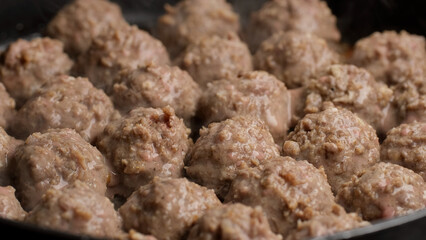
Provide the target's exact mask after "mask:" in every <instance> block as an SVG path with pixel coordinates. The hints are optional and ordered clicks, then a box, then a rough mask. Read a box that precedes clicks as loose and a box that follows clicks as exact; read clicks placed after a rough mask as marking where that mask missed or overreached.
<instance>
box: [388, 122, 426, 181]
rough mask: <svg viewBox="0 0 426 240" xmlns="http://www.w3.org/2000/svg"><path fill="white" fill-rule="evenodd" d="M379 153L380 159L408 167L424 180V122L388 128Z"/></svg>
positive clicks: (425, 170) (425, 176)
mask: <svg viewBox="0 0 426 240" xmlns="http://www.w3.org/2000/svg"><path fill="white" fill-rule="evenodd" d="M380 153H381V154H380V158H381V160H382V161H386V162H391V163H395V164H399V165H401V166H403V167H406V168H409V169H411V170H413V171H414V172H416V173H418V174H419V175H420V176H422V177H423V179H424V180H425V181H426V122H423V123H420V122H414V123H410V124H402V125H400V126H398V127H396V128H393V129H392V130H390V131H389V132H388V134H387V137H386V139H385V141H383V143H382V145H381V152H380Z"/></svg>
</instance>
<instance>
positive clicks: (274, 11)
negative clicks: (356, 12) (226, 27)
mask: <svg viewBox="0 0 426 240" xmlns="http://www.w3.org/2000/svg"><path fill="white" fill-rule="evenodd" d="M291 30H293V31H299V32H305V33H312V34H315V35H317V36H319V37H321V38H324V39H326V40H329V41H333V42H336V41H339V40H340V33H339V31H338V30H337V27H336V17H335V16H333V14H332V13H331V11H330V9H329V8H328V6H327V3H326V2H325V1H319V0H272V1H268V2H266V3H265V4H264V5H263V6H262V8H261V9H260V10H258V11H257V12H254V13H253V14H252V15H251V18H250V22H249V25H248V27H247V31H246V33H245V35H246V39H247V41H248V43H249V46H250V49H251V50H252V51H253V52H255V51H256V49H257V48H258V47H259V45H260V44H261V43H262V42H263V41H264V40H266V39H268V38H269V37H270V36H272V35H273V34H274V33H276V32H279V31H291Z"/></svg>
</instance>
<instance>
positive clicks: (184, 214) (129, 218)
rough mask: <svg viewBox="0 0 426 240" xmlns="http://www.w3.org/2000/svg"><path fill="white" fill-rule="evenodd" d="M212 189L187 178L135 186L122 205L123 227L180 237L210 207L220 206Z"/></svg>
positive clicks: (162, 237)
mask: <svg viewBox="0 0 426 240" xmlns="http://www.w3.org/2000/svg"><path fill="white" fill-rule="evenodd" d="M220 205H221V203H220V201H219V199H217V197H216V195H215V194H214V192H213V191H212V190H208V189H207V188H204V187H201V186H199V185H197V184H195V183H192V182H189V181H188V180H187V179H186V178H179V179H160V178H154V180H153V181H152V182H151V183H150V184H147V185H145V186H142V187H140V188H139V189H138V190H136V191H135V192H134V193H133V194H132V195H131V196H130V197H129V198H128V199H127V202H126V203H125V204H124V205H123V206H122V207H121V208H120V209H119V212H120V214H121V217H122V218H123V225H124V229H126V230H129V229H131V228H133V229H136V230H138V231H140V232H142V233H145V234H152V235H154V236H155V237H157V238H158V239H160V240H165V239H169V240H178V239H182V237H183V236H184V235H185V234H187V232H188V231H189V229H190V227H191V226H192V225H193V224H194V223H195V222H196V221H197V220H198V218H200V217H201V216H202V215H204V213H205V212H206V211H208V210H209V209H212V208H215V207H218V206H220Z"/></svg>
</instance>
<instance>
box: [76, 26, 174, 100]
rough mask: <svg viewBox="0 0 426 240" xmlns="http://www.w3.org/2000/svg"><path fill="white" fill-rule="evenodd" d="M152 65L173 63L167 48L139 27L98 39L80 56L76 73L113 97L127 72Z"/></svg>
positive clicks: (118, 31)
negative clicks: (121, 73)
mask: <svg viewBox="0 0 426 240" xmlns="http://www.w3.org/2000/svg"><path fill="white" fill-rule="evenodd" d="M149 63H156V64H159V65H167V64H170V59H169V55H168V54H167V50H166V48H165V47H164V46H163V44H162V43H161V42H160V41H158V40H157V39H155V38H153V37H152V36H151V35H149V33H147V32H145V31H143V30H140V29H138V28H137V27H136V26H131V27H130V26H128V27H122V28H120V29H110V30H109V31H108V32H107V33H105V34H103V35H101V36H99V37H98V38H96V39H94V41H93V42H92V45H91V46H90V48H89V50H87V51H86V53H84V54H82V55H80V57H79V58H78V60H77V64H76V65H77V66H76V68H75V71H76V73H77V74H80V75H83V76H86V77H88V78H89V80H90V81H91V82H92V83H93V85H95V86H96V87H97V88H100V89H103V90H104V91H105V92H106V93H107V94H110V93H111V91H112V87H113V84H114V79H115V78H117V77H118V76H119V73H120V71H121V70H123V69H126V68H128V69H136V68H138V67H143V66H146V65H147V64H149Z"/></svg>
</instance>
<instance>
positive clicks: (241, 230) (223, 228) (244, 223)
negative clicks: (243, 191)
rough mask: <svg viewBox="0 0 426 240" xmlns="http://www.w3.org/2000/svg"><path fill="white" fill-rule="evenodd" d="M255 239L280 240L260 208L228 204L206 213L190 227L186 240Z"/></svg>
mask: <svg viewBox="0 0 426 240" xmlns="http://www.w3.org/2000/svg"><path fill="white" fill-rule="evenodd" d="M196 239H200V240H215V239H217V240H233V239H257V240H280V239H282V238H281V236H278V235H275V234H274V233H273V232H272V231H271V229H270V227H269V223H268V219H267V218H266V216H265V214H264V213H263V211H262V208H261V207H255V208H251V207H247V206H244V205H242V204H239V203H237V204H229V205H224V206H222V207H218V208H214V209H212V210H210V211H208V212H207V213H206V214H205V215H204V216H203V217H202V218H201V219H199V220H198V222H197V223H196V224H195V225H194V227H192V229H191V232H190V233H189V236H188V240H196Z"/></svg>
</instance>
